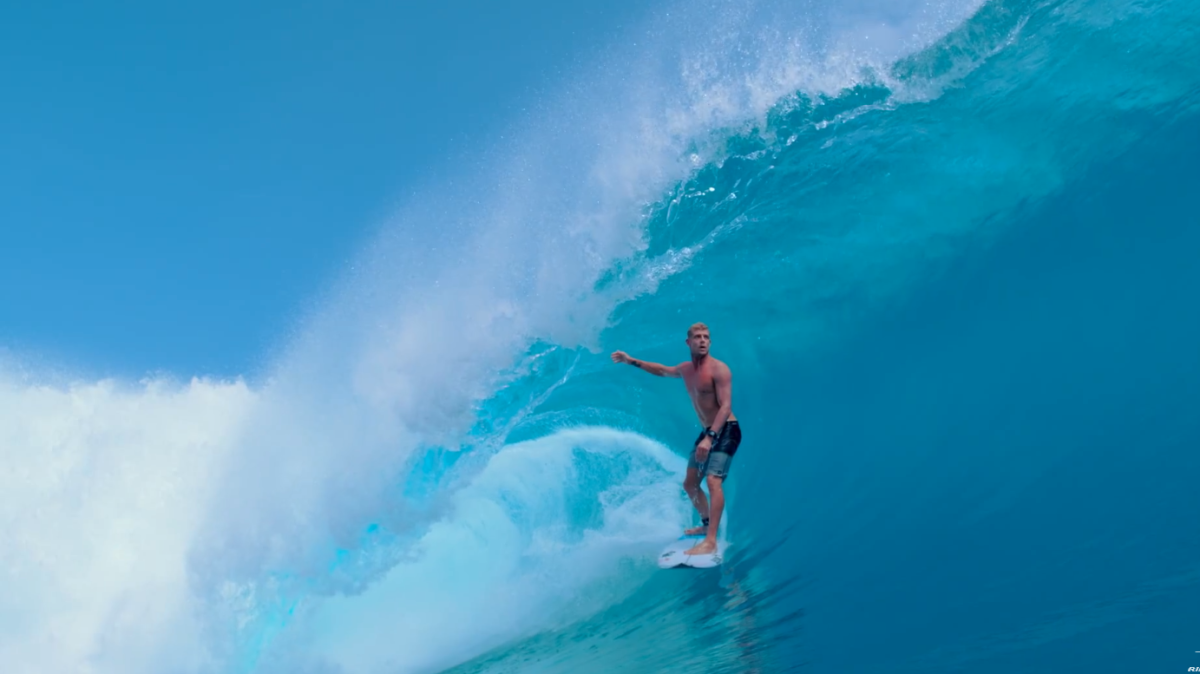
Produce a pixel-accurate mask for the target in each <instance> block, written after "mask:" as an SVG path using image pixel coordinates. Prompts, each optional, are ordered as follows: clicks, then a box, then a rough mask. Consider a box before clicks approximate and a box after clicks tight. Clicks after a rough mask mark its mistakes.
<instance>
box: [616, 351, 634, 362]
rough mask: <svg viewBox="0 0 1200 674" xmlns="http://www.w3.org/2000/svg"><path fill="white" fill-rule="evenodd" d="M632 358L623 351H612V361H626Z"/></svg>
mask: <svg viewBox="0 0 1200 674" xmlns="http://www.w3.org/2000/svg"><path fill="white" fill-rule="evenodd" d="M632 360H633V359H632V358H630V357H629V354H627V353H625V352H624V351H613V355H612V362H614V363H628V362H630V361H632Z"/></svg>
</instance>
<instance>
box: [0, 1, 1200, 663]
mask: <svg viewBox="0 0 1200 674" xmlns="http://www.w3.org/2000/svg"><path fill="white" fill-rule="evenodd" d="M870 4H871V3H865V2H864V3H839V4H837V5H836V6H832V7H833V9H832V10H830V8H829V7H825V6H824V5H823V4H821V3H810V4H809V5H806V7H807V8H808V9H809V10H811V11H812V13H813V15H812V17H807V16H805V17H801V19H802V20H795V21H793V22H792V23H787V22H786V21H783V18H781V17H785V18H786V17H788V16H792V15H794V14H796V12H795V11H793V9H792V8H791V7H790V6H789V7H785V8H776V7H774V5H772V4H770V3H762V4H761V5H756V7H758V9H756V10H755V11H753V12H746V13H741V12H740V11H739V10H737V9H736V5H735V4H734V3H725V4H722V3H716V4H714V5H713V6H712V7H711V8H710V7H709V6H708V5H703V6H702V5H696V9H695V10H694V11H693V12H692V13H691V14H688V13H686V12H685V13H683V16H677V15H675V14H672V15H671V16H670V20H669V21H667V20H660V21H659V22H658V23H654V22H651V24H650V28H649V29H648V30H647V31H645V32H644V33H637V34H636V37H637V39H636V40H633V39H631V40H628V41H627V42H623V43H621V45H620V46H619V48H616V49H614V52H613V53H611V54H608V55H604V56H603V58H602V59H601V64H602V65H601V67H599V68H598V71H597V72H598V74H597V75H596V76H595V77H592V78H587V79H579V80H577V81H575V83H574V84H573V85H572V86H571V87H567V91H566V92H565V93H564V94H563V95H562V97H561V98H562V100H559V99H554V98H553V97H548V98H547V101H546V102H545V105H544V107H541V108H537V109H531V110H530V111H529V118H528V120H526V124H525V126H521V125H518V128H516V129H515V130H514V131H513V133H512V134H511V135H510V136H506V137H505V138H503V139H497V140H496V144H495V146H494V147H491V148H487V149H482V150H480V155H479V156H478V157H472V158H466V159H464V160H463V161H462V163H461V172H460V173H456V174H455V175H456V176H457V177H456V178H455V179H454V180H450V181H446V184H442V183H438V182H437V181H431V184H430V185H427V186H424V187H422V188H421V190H419V195H418V197H414V199H413V200H412V203H409V204H408V205H406V206H403V207H402V208H401V209H400V210H401V212H400V213H399V214H398V215H397V216H396V221H395V222H394V223H389V224H388V225H387V226H385V227H383V228H382V233H381V234H380V236H379V238H378V240H377V241H376V242H375V243H374V244H372V246H370V247H369V249H368V250H367V251H366V252H365V253H364V255H363V256H362V258H361V259H360V260H357V261H356V262H355V263H354V265H353V266H352V267H351V268H350V269H349V270H347V274H346V278H345V279H344V280H343V281H342V282H341V283H340V284H339V285H338V286H336V287H333V288H330V289H328V291H327V293H326V295H325V296H323V297H321V298H317V300H314V306H315V308H314V309H313V311H312V313H311V315H310V316H309V317H308V318H307V319H306V321H305V322H304V324H303V325H301V326H298V328H297V330H296V334H295V335H294V336H293V337H292V338H291V339H290V341H289V342H288V343H287V345H286V347H285V348H282V349H281V353H280V354H279V355H278V357H277V359H276V362H274V363H273V364H272V365H271V366H270V367H268V368H266V372H265V373H263V374H262V376H261V377H259V378H258V379H255V380H252V381H250V382H249V383H247V382H242V381H239V382H212V381H208V380H202V379H197V380H193V381H191V382H188V383H179V382H171V381H167V380H163V379H151V380H147V381H146V382H141V383H138V384H133V383H128V382H125V383H121V382H116V383H114V382H91V383H89V382H82V383H80V382H75V383H71V384H55V383H53V382H52V383H49V384H47V383H44V382H38V381H35V380H36V377H32V375H27V374H26V375H20V376H18V375H14V374H13V373H12V372H10V370H9V369H4V370H2V371H0V375H3V376H2V377H0V409H4V410H12V411H13V412H12V413H11V414H9V415H8V416H5V417H4V418H3V419H0V422H3V423H0V432H3V437H2V438H0V439H3V442H0V451H4V452H7V453H6V454H5V459H6V465H7V466H11V467H12V468H13V469H12V470H4V471H0V489H3V490H4V491H5V492H6V494H11V495H12V496H11V497H9V498H6V499H4V500H3V501H0V508H3V509H2V510H0V516H2V517H0V524H3V525H4V527H5V528H4V531H5V532H6V537H5V538H6V541H8V542H9V543H10V544H9V545H8V546H6V547H5V548H4V549H0V563H3V567H2V568H4V569H6V571H7V573H6V575H4V576H0V626H3V628H4V632H3V638H2V639H0V658H2V659H5V660H7V661H9V662H14V663H16V665H15V667H14V668H13V671H15V672H17V673H18V674H25V673H26V672H30V673H32V672H57V671H94V672H122V674H124V673H128V672H155V673H160V672H179V673H184V672H188V673H192V672H195V673H198V674H199V673H204V674H209V673H212V674H218V673H219V674H224V673H226V672H239V673H243V672H244V673H250V672H255V673H260V674H274V673H283V672H287V673H288V674H306V673H308V674H326V673H333V672H347V673H351V672H354V673H357V672H372V673H374V672H435V671H452V672H460V673H465V672H480V673H483V672H487V673H499V672H572V673H578V672H614V671H630V672H674V671H688V672H786V671H811V672H822V673H825V672H830V673H838V674H841V673H844V672H874V671H888V672H912V673H914V674H915V673H918V672H920V673H928V672H947V673H949V672H979V673H984V672H996V673H1000V672H1004V673H1008V672H1028V673H1034V672H1045V673H1050V672H1053V673H1055V674H1061V673H1063V672H1122V673H1124V672H1158V671H1185V668H1186V667H1189V666H1200V654H1198V653H1197V651H1200V635H1198V634H1197V633H1196V626H1197V625H1200V608H1198V607H1200V562H1198V561H1197V560H1198V558H1200V543H1197V541H1200V536H1198V535H1197V534H1200V531H1198V530H1197V529H1198V525H1197V523H1196V519H1195V517H1194V515H1195V513H1196V512H1197V507H1198V506H1200V496H1197V495H1196V491H1195V488H1194V486H1193V485H1192V484H1191V483H1190V482H1191V480H1190V476H1191V475H1193V474H1195V473H1196V471H1197V470H1200V452H1198V451H1197V450H1198V449H1200V348H1198V346H1197V345H1200V302H1198V301H1197V298H1198V297H1200V215H1197V213H1198V209H1197V207H1196V201H1195V196H1194V195H1195V191H1194V190H1195V188H1196V186H1197V185H1198V184H1200V171H1198V170H1197V169H1196V165H1195V164H1196V160H1197V158H1198V157H1200V130H1198V129H1200V124H1198V123H1200V7H1198V6H1197V5H1195V3H1188V2H1183V1H1181V0H1176V1H1173V0H1163V1H1158V2H1133V1H1130V0H1059V1H1045V2H1039V1H1026V0H997V1H992V2H987V3H984V4H982V5H976V4H974V3H970V2H963V3H953V2H947V3H942V4H939V5H915V4H911V5H910V4H904V3H900V4H897V5H896V9H895V12H896V13H897V14H898V15H900V14H903V13H904V12H909V13H911V16H909V17H908V18H905V17H904V16H896V17H889V20H891V23H890V24H889V25H891V26H893V27H895V26H899V28H895V30H892V32H888V31H882V30H877V28H878V27H877V26H876V24H875V23H870V22H867V21H866V19H862V23H861V25H860V24H855V23H854V20H852V19H853V16H852V14H853V11H860V10H861V11H862V12H865V11H866V10H865V9H863V7H866V6H867V5H870ZM901 5H903V9H901ZM889 7H890V5H889ZM772 8H774V9H772ZM821 8H824V10H829V11H825V12H824V13H821V12H818V11H817V10H818V9H821ZM710 9H711V10H712V11H711V12H710ZM852 10H853V11H852ZM881 11H882V10H881ZM773 12H775V13H773ZM865 15H866V14H863V16H865ZM839 17H840V18H839ZM781 22H782V23H781ZM764 26H765V28H764ZM847 26H849V27H847ZM873 31H874V32H873ZM910 32H911V35H912V36H914V37H913V40H914V41H912V42H910V41H908V39H909V38H908V37H907V36H908V35H909V33H910ZM851 34H853V35H856V36H857V37H855V38H854V39H855V40H859V41H858V42H854V41H853V40H851V41H850V42H846V41H845V40H849V38H846V37H845V36H847V35H851ZM838 35H841V36H842V38H838V37H837V36H838ZM796 36H799V37H796ZM794 37H795V39H794V40H793V38H794ZM843 38H845V39H843ZM868 38H871V39H873V40H875V41H876V42H879V41H883V42H888V40H890V43H889V44H890V45H891V47H889V48H886V49H882V51H879V52H870V51H869V50H865V47H863V46H862V45H863V44H865V42H863V41H865V40H867V39H868ZM846 44H850V45H851V46H849V47H847V46H846ZM797 45H799V46H797ZM855 45H857V46H855ZM627 50H628V52H629V53H628V54H626V51H627ZM656 50H658V51H656ZM622 54H625V56H622ZM664 54H666V56H664ZM647 55H649V56H653V57H654V58H649V56H647ZM622 58H625V59H627V60H625V61H622ZM604 59H608V60H604ZM647 64H649V65H647ZM695 321H704V322H706V323H707V324H708V325H709V326H710V328H711V331H712V335H713V353H714V354H715V355H716V356H717V357H719V358H721V359H722V360H724V361H725V362H727V363H728V364H729V365H730V366H731V368H732V371H733V376H734V397H733V404H734V411H735V413H736V414H737V416H738V418H739V420H740V422H741V425H742V428H743V433H744V440H743V444H742V448H741V450H740V451H739V453H738V456H737V458H736V460H735V462H734V465H733V468H732V471H731V473H730V477H729V479H728V481H727V487H726V488H727V493H728V499H729V500H728V510H727V514H726V519H725V522H726V526H725V533H724V535H725V537H726V539H727V540H728V542H729V544H730V547H729V555H728V558H727V560H726V564H725V565H724V566H723V568H722V569H720V570H719V571H712V572H700V571H671V572H665V571H660V570H658V569H657V568H656V566H655V564H654V558H655V555H656V553H657V551H658V550H660V549H661V548H662V547H663V545H664V544H665V543H666V542H668V541H670V540H671V539H672V538H673V537H675V536H676V535H677V534H678V532H679V530H680V528H681V527H683V526H685V525H686V524H687V523H689V522H690V521H691V520H692V513H691V512H690V511H689V506H688V504H687V503H686V501H685V498H684V495H683V492H682V489H681V488H680V486H679V483H680V481H681V478H682V474H683V470H684V466H685V461H686V459H685V456H686V454H685V452H686V451H687V450H688V449H689V448H690V443H691V441H692V439H693V438H694V437H695V436H696V433H697V430H698V429H697V422H696V420H695V416H694V413H693V411H692V409H691V405H690V404H689V402H688V400H687V398H686V396H685V394H684V391H683V388H682V384H680V382H678V381H677V380H666V379H657V378H653V377H649V376H646V375H645V374H644V373H642V372H639V371H637V370H636V369H634V368H630V367H625V366H617V365H613V364H612V363H611V362H610V361H609V359H608V354H609V352H610V351H612V350H615V349H621V350H625V351H628V352H630V353H631V354H633V355H635V356H636V357H639V358H644V359H649V360H655V361H660V362H666V363H677V362H679V361H682V360H683V359H684V358H686V347H685V345H684V344H683V340H684V333H685V331H686V329H687V326H688V325H690V324H691V323H693V322H695ZM31 382H32V383H31ZM29 512H33V513H34V514H35V516H34V517H29V516H28V513H29Z"/></svg>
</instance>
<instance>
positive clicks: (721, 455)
mask: <svg viewBox="0 0 1200 674" xmlns="http://www.w3.org/2000/svg"><path fill="white" fill-rule="evenodd" d="M704 437H705V436H704V431H700V437H698V438H696V442H694V443H692V457H691V458H690V459H688V468H695V469H696V474H697V476H699V477H704V476H705V475H712V476H713V477H719V478H721V479H722V480H723V479H725V476H726V475H728V474H729V464H731V463H733V455H734V454H735V453H737V448H738V445H740V444H742V429H741V427H739V426H738V422H736V421H726V422H725V425H724V426H722V427H721V432H720V433H719V434H718V435H717V439H716V440H713V443H712V448H710V449H709V450H708V460H707V461H705V462H704V463H700V462H699V461H697V460H696V447H697V446H698V445H699V444H700V441H701V440H703V439H704Z"/></svg>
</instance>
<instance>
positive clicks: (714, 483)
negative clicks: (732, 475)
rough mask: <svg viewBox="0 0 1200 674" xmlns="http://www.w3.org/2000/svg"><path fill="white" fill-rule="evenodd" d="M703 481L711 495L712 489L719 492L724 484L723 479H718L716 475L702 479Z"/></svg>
mask: <svg viewBox="0 0 1200 674" xmlns="http://www.w3.org/2000/svg"><path fill="white" fill-rule="evenodd" d="M704 481H705V482H707V483H708V493H710V494H711V493H712V492H713V490H714V489H716V490H718V491H720V489H721V486H722V485H724V483H725V478H723V477H718V476H716V475H708V476H706V477H705V478H704Z"/></svg>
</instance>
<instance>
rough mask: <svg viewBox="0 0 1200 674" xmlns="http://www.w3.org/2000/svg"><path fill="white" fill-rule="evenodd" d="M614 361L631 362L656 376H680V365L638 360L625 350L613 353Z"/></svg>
mask: <svg viewBox="0 0 1200 674" xmlns="http://www.w3.org/2000/svg"><path fill="white" fill-rule="evenodd" d="M612 359H613V362H614V363H629V364H630V365H632V366H634V367H636V368H638V369H641V370H645V371H646V372H649V373H650V374H652V375H654V376H656V377H679V376H681V375H680V373H679V366H678V365H663V364H662V363H651V362H649V361H645V360H638V359H637V358H633V357H631V356H630V355H629V354H627V353H625V352H624V351H617V352H616V353H614V354H613V355H612Z"/></svg>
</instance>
